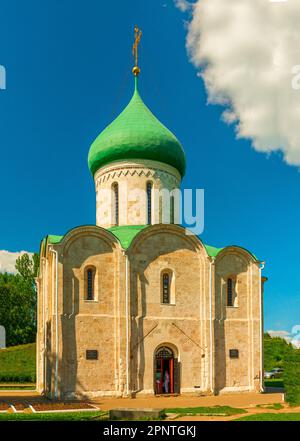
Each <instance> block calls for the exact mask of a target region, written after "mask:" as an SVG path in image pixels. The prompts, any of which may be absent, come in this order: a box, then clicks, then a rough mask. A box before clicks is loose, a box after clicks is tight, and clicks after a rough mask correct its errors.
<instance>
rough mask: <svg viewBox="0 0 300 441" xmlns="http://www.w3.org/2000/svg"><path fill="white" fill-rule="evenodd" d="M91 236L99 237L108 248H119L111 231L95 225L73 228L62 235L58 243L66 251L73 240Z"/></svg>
mask: <svg viewBox="0 0 300 441" xmlns="http://www.w3.org/2000/svg"><path fill="white" fill-rule="evenodd" d="M93 237H94V238H97V239H101V240H102V241H103V242H104V243H105V245H106V246H107V248H108V249H111V250H112V249H114V248H120V244H119V241H118V239H117V238H116V237H115V236H114V235H113V234H112V233H110V232H109V231H107V230H105V229H104V228H101V227H98V226H95V225H87V226H81V227H76V228H73V229H72V230H70V231H68V233H67V234H66V235H65V236H64V237H63V239H62V240H61V242H60V243H59V245H60V246H61V247H62V248H63V250H64V251H65V252H66V251H67V250H68V249H69V247H70V246H71V245H72V243H74V242H75V241H77V240H79V239H84V238H93Z"/></svg>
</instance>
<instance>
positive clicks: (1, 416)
mask: <svg viewBox="0 0 300 441" xmlns="http://www.w3.org/2000/svg"><path fill="white" fill-rule="evenodd" d="M106 416H107V412H100V411H95V412H93V411H92V412H84V411H83V412H53V413H50V412H48V413H47V412H45V413H0V421H97V420H98V421H100V420H101V419H102V417H106Z"/></svg>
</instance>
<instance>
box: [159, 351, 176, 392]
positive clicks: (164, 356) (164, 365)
mask: <svg viewBox="0 0 300 441" xmlns="http://www.w3.org/2000/svg"><path fill="white" fill-rule="evenodd" d="M154 363H155V372H154V375H155V378H154V380H155V393H156V394H173V393H174V354H173V351H172V350H171V349H170V348H167V347H166V346H163V347H161V348H159V349H158V350H157V352H156V354H155V360H154Z"/></svg>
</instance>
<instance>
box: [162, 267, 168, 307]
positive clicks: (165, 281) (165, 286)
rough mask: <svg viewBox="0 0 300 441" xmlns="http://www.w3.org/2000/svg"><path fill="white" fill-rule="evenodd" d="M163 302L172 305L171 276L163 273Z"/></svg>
mask: <svg viewBox="0 0 300 441" xmlns="http://www.w3.org/2000/svg"><path fill="white" fill-rule="evenodd" d="M162 302H163V303H170V274H169V273H163V275H162Z"/></svg>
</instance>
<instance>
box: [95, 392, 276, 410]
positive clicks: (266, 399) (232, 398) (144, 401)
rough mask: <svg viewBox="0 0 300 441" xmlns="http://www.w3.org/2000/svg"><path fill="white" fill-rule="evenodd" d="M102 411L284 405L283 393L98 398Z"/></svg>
mask: <svg viewBox="0 0 300 441" xmlns="http://www.w3.org/2000/svg"><path fill="white" fill-rule="evenodd" d="M93 402H94V403H96V404H97V405H99V406H100V408H101V409H102V410H109V409H114V408H120V407H130V408H137V407H141V408H143V407H144V408H145V407H146V408H147V407H152V408H158V409H164V408H174V407H198V406H203V407H208V406H231V407H239V408H243V409H244V408H249V407H250V408H251V407H255V406H256V405H257V404H260V405H262V404H273V403H283V395H282V394H281V393H271V394H246V393H244V394H230V395H229V394H227V395H218V396H209V397H187V396H182V395H181V396H178V397H147V398H135V399H130V398H98V399H94V400H93Z"/></svg>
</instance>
